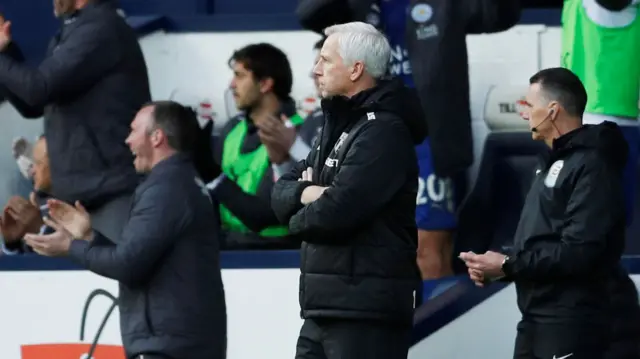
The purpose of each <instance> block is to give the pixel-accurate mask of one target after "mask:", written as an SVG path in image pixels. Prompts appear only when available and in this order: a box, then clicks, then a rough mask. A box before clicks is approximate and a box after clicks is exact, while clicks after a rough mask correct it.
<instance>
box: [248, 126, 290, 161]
mask: <svg viewBox="0 0 640 359" xmlns="http://www.w3.org/2000/svg"><path fill="white" fill-rule="evenodd" d="M289 123H291V122H290V121H289V119H288V118H287V117H285V116H284V115H283V116H281V118H280V119H278V118H275V117H268V118H267V119H265V120H264V121H261V122H260V123H256V127H258V136H260V140H261V141H262V143H263V144H264V145H265V146H267V149H269V148H270V147H271V148H272V150H273V149H277V150H278V151H277V152H284V153H285V154H286V157H285V158H284V160H281V157H283V153H274V154H277V155H278V156H276V159H278V160H280V162H276V161H274V160H273V158H272V157H271V156H269V158H272V162H273V163H282V162H284V161H286V160H287V159H288V157H289V150H290V149H291V146H293V143H294V142H295V140H296V129H295V127H293V126H287V125H286V124H289Z"/></svg>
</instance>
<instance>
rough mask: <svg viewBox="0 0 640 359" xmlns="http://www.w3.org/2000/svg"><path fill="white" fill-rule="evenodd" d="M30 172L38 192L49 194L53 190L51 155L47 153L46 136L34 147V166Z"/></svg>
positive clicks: (39, 139) (41, 137)
mask: <svg viewBox="0 0 640 359" xmlns="http://www.w3.org/2000/svg"><path fill="white" fill-rule="evenodd" d="M30 171H31V177H32V178H33V188H34V189H35V190H36V191H44V192H48V191H50V190H51V170H50V169H49V154H48V152H47V140H46V139H45V137H44V136H40V138H38V141H36V143H35V144H34V145H33V164H32V165H31V170H30Z"/></svg>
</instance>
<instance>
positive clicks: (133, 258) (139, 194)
mask: <svg viewBox="0 0 640 359" xmlns="http://www.w3.org/2000/svg"><path fill="white" fill-rule="evenodd" d="M217 218H218V216H217V214H216V213H215V210H214V206H213V205H212V203H211V198H210V197H209V194H208V192H207V190H206V187H205V186H204V182H202V181H201V180H200V179H199V175H198V173H197V171H196V169H195V168H194V167H193V164H192V162H191V160H190V159H189V158H188V157H186V156H185V155H182V154H176V155H173V156H171V157H169V158H168V159H166V160H164V161H162V162H160V163H159V164H157V165H156V166H155V167H154V168H153V170H151V173H150V174H149V175H148V176H147V178H146V179H145V181H144V182H143V183H142V184H140V186H138V188H137V189H136V192H135V195H134V198H133V205H132V209H131V216H130V218H129V221H128V222H127V223H126V225H125V226H124V229H123V230H122V238H121V239H120V240H119V241H117V243H120V244H118V245H100V244H99V242H103V243H104V242H105V240H104V238H101V237H102V235H101V234H100V233H95V237H94V240H93V241H92V242H88V241H84V240H74V241H73V243H72V245H71V249H70V253H69V256H70V257H71V259H72V260H74V261H75V262H77V263H79V264H80V265H82V266H83V267H85V268H87V269H89V270H90V271H92V272H94V273H97V274H100V275H102V276H105V277H107V278H111V279H115V280H117V281H118V282H119V283H120V296H119V302H118V304H119V307H120V332H121V334H122V341H123V344H124V348H125V351H126V353H127V358H132V357H134V356H135V355H138V354H149V353H152V354H161V355H165V356H167V357H171V358H190V359H223V358H224V357H225V356H224V353H225V346H226V308H225V297H224V288H223V284H222V278H221V274H220V258H219V254H220V251H219V240H220V233H219V230H220V223H219V221H218V220H217ZM100 239H102V241H100Z"/></svg>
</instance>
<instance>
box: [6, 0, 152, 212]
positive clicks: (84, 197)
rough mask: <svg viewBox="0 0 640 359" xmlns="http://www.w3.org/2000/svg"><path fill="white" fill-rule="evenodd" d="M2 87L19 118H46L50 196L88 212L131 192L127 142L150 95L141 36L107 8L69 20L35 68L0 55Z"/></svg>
mask: <svg viewBox="0 0 640 359" xmlns="http://www.w3.org/2000/svg"><path fill="white" fill-rule="evenodd" d="M0 85H1V86H2V87H3V90H4V91H5V96H6V98H7V99H9V101H11V102H12V103H13V104H14V106H15V107H16V108H17V109H18V110H19V111H20V112H21V113H22V115H23V116H25V117H29V118H38V117H40V116H42V115H44V133H45V136H46V137H47V146H48V153H49V157H50V159H51V178H52V181H53V191H52V195H53V196H54V197H56V198H60V199H62V200H65V201H69V202H74V201H76V200H80V201H82V202H83V203H85V205H86V206H88V207H89V208H91V207H98V206H99V205H100V204H102V203H103V202H105V201H107V200H109V199H111V198H112V197H113V196H115V195H118V194H122V193H131V192H133V191H134V189H135V187H136V185H137V184H138V182H139V178H138V176H137V175H136V173H135V170H134V168H133V156H132V154H131V151H130V150H129V148H128V147H127V146H126V145H125V143H124V141H125V139H126V137H127V136H128V134H129V126H130V124H131V121H132V120H133V118H134V116H135V114H136V112H137V111H138V110H139V109H140V108H141V107H142V106H143V105H144V104H145V103H147V102H149V101H150V98H151V96H150V92H149V81H148V78H147V68H146V64H145V62H144V57H143V56H142V50H141V49H140V45H139V43H138V37H137V35H136V33H135V31H134V30H133V29H131V28H130V27H129V25H127V23H126V22H125V20H124V19H123V18H122V17H121V16H119V15H118V14H117V13H116V11H115V9H114V8H113V7H112V5H111V4H110V3H108V2H104V3H103V2H91V3H89V5H87V6H86V7H85V8H83V9H82V10H80V11H79V12H78V13H77V14H76V15H74V16H73V17H70V18H67V19H66V20H65V21H64V24H63V26H62V28H61V30H60V31H59V33H58V34H57V35H56V36H55V38H54V39H53V40H52V42H51V44H50V47H49V50H48V54H47V57H46V58H45V60H44V61H43V62H42V64H40V66H39V67H38V68H37V69H34V68H30V67H27V66H26V65H24V64H22V63H21V62H20V61H18V60H17V56H15V54H14V56H11V54H7V53H2V54H0Z"/></svg>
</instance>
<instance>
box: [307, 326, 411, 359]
mask: <svg viewBox="0 0 640 359" xmlns="http://www.w3.org/2000/svg"><path fill="white" fill-rule="evenodd" d="M410 343H411V327H410V326H394V325H389V324H384V323H378V322H373V321H359V320H341V319H306V320H305V321H304V324H302V329H300V336H299V337H298V345H297V349H296V359H406V358H407V355H408V353H409V345H410Z"/></svg>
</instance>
